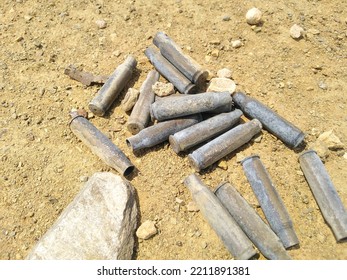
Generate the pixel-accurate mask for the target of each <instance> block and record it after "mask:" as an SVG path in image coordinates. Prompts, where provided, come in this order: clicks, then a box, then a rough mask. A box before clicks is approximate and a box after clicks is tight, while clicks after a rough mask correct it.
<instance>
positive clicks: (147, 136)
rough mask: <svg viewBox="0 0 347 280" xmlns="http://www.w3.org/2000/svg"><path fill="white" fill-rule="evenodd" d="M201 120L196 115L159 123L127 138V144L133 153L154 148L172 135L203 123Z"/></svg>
mask: <svg viewBox="0 0 347 280" xmlns="http://www.w3.org/2000/svg"><path fill="white" fill-rule="evenodd" d="M201 119H202V117H201V115H200V114H196V115H190V116H187V117H184V118H180V119H173V120H168V121H165V122H159V123H156V124H154V125H152V126H149V127H146V128H145V129H143V130H141V131H140V132H139V133H138V134H136V135H133V136H131V137H129V138H127V139H126V142H127V144H128V146H129V147H131V149H132V150H133V151H138V150H140V149H144V148H150V147H154V146H155V145H157V144H160V143H162V142H164V141H166V140H168V139H169V136H170V135H173V134H175V133H176V132H177V131H180V130H182V129H185V128H186V127H189V126H191V125H193V124H196V123H197V122H199V121H201Z"/></svg>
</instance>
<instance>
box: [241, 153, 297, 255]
mask: <svg viewBox="0 0 347 280" xmlns="http://www.w3.org/2000/svg"><path fill="white" fill-rule="evenodd" d="M242 167H243V170H244V172H245V175H246V177H247V179H248V182H249V183H250V185H251V187H252V190H253V192H254V194H255V196H256V197H257V200H258V202H259V204H260V206H261V209H262V210H263V212H264V215H265V217H266V219H267V221H268V222H269V225H270V227H271V228H272V230H273V231H274V232H275V233H276V234H277V236H278V237H279V238H280V239H281V241H282V244H283V246H284V247H285V248H286V249H287V248H290V247H293V246H296V245H298V244H299V240H298V237H297V236H296V233H295V230H294V227H293V222H292V220H291V218H290V216H289V214H288V211H287V209H286V207H285V205H284V203H283V201H282V199H281V197H280V196H279V194H278V192H277V190H276V188H275V186H274V184H273V183H272V181H271V179H270V176H269V174H268V172H267V171H266V169H265V167H264V165H263V164H262V162H261V161H260V158H259V156H257V155H254V156H250V157H247V158H245V159H244V160H243V161H242Z"/></svg>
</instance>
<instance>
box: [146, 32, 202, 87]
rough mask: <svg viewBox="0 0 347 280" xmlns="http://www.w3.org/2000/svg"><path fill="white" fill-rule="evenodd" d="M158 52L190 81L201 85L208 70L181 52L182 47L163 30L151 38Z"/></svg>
mask: <svg viewBox="0 0 347 280" xmlns="http://www.w3.org/2000/svg"><path fill="white" fill-rule="evenodd" d="M153 44H154V45H156V46H157V47H158V48H159V50H160V53H161V54H162V55H163V56H164V57H165V58H166V59H167V60H168V61H170V62H171V63H172V64H173V65H174V66H175V67H176V68H177V69H178V70H179V71H180V72H181V73H182V74H183V75H184V76H186V77H187V78H188V79H189V80H190V81H191V82H193V83H194V84H196V85H197V86H198V87H201V86H202V85H203V84H204V83H205V81H206V78H207V76H208V72H207V71H205V70H202V68H201V66H200V65H199V64H198V63H197V62H196V61H195V60H193V59H192V58H191V57H190V56H188V55H186V54H184V53H183V51H182V49H181V48H180V47H179V46H178V45H177V44H176V43H175V42H174V41H173V40H172V39H171V38H170V37H169V36H168V35H167V34H165V33H164V32H162V31H159V32H157V34H156V35H155V36H154V38H153Z"/></svg>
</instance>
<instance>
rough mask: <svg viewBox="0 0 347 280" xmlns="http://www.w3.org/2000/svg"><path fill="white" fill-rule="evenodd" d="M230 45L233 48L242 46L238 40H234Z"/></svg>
mask: <svg viewBox="0 0 347 280" xmlns="http://www.w3.org/2000/svg"><path fill="white" fill-rule="evenodd" d="M231 46H232V47H233V48H234V49H237V48H240V47H241V46H242V42H241V41H240V40H235V41H232V42H231Z"/></svg>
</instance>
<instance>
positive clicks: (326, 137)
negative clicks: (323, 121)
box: [317, 130, 343, 151]
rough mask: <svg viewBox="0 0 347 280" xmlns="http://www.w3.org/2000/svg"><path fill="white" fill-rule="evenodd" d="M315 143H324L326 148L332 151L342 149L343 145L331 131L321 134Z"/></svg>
mask: <svg viewBox="0 0 347 280" xmlns="http://www.w3.org/2000/svg"><path fill="white" fill-rule="evenodd" d="M317 141H320V142H322V143H324V144H325V145H326V147H327V148H328V149H329V150H332V151H335V150H339V149H343V143H342V142H341V140H340V139H339V138H338V137H337V136H336V135H335V134H334V132H333V131H332V130H329V131H325V132H323V133H322V134H321V135H319V137H318V139H317Z"/></svg>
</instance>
